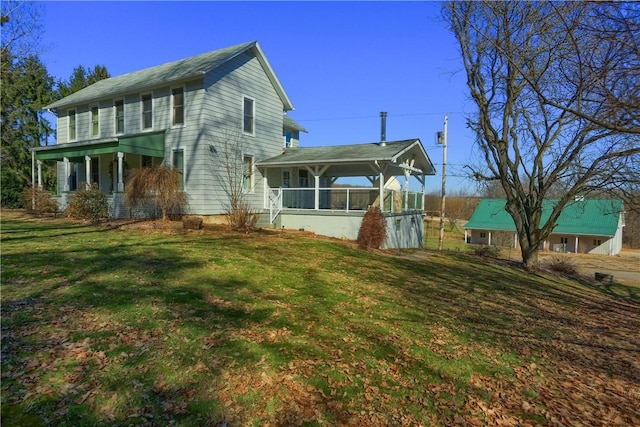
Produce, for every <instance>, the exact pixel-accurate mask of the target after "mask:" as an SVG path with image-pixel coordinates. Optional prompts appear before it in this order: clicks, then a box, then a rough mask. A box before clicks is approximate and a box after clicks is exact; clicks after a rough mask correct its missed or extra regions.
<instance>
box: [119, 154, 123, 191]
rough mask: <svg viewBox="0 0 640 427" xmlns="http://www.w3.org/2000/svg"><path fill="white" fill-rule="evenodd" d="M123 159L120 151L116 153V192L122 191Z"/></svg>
mask: <svg viewBox="0 0 640 427" xmlns="http://www.w3.org/2000/svg"><path fill="white" fill-rule="evenodd" d="M123 158H124V153H123V152H122V151H118V192H122V191H124V181H123V180H122V159H123Z"/></svg>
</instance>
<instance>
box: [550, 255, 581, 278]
mask: <svg viewBox="0 0 640 427" xmlns="http://www.w3.org/2000/svg"><path fill="white" fill-rule="evenodd" d="M549 268H550V269H551V271H555V272H557V273H563V274H568V275H570V276H575V275H577V274H578V267H576V265H575V264H574V262H573V261H572V260H571V258H569V257H567V256H561V257H557V258H555V259H554V260H553V261H551V264H549Z"/></svg>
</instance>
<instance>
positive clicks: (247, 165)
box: [242, 156, 253, 191]
mask: <svg viewBox="0 0 640 427" xmlns="http://www.w3.org/2000/svg"><path fill="white" fill-rule="evenodd" d="M242 188H243V189H244V190H245V191H251V189H252V188H253V157H251V156H244V158H243V159H242Z"/></svg>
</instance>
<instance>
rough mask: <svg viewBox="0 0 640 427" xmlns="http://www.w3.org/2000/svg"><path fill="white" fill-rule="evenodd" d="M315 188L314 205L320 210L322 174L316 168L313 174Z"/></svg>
mask: <svg viewBox="0 0 640 427" xmlns="http://www.w3.org/2000/svg"><path fill="white" fill-rule="evenodd" d="M313 178H314V184H315V189H314V190H313V195H314V202H313V203H314V206H315V208H314V209H315V210H320V174H318V171H317V170H316V171H315V172H314V174H313Z"/></svg>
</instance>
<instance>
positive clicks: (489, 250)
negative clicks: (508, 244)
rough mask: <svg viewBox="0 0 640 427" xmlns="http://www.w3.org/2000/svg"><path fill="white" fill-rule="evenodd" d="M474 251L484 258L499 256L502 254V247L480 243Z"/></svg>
mask: <svg viewBox="0 0 640 427" xmlns="http://www.w3.org/2000/svg"><path fill="white" fill-rule="evenodd" d="M473 253H474V255H477V256H481V257H484V258H498V257H499V256H500V248H499V247H498V246H493V245H478V246H475V247H474V248H473Z"/></svg>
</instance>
